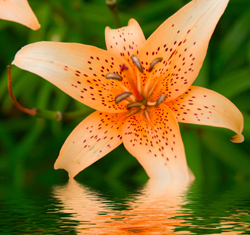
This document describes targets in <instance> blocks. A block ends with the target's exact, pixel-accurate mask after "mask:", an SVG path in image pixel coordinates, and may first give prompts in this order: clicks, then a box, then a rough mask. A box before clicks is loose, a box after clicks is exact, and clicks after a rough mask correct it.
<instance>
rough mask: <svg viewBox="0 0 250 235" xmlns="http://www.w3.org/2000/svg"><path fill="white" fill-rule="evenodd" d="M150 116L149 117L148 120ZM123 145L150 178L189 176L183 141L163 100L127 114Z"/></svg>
mask: <svg viewBox="0 0 250 235" xmlns="http://www.w3.org/2000/svg"><path fill="white" fill-rule="evenodd" d="M149 119H150V121H149ZM122 138H123V143H124V146H125V148H126V149H127V150H128V151H129V152H130V153H131V154H132V155H133V156H134V157H135V158H136V159H137V160H138V161H139V162H140V164H141V165H142V166H143V168H144V169H145V171H146V172H147V174H148V176H149V177H150V178H156V179H166V180H173V179H174V180H176V179H181V180H189V179H190V178H192V177H193V176H192V174H191V173H190V172H189V169H188V166H187V162H186V156H185V151H184V147H183V142H182V139H181V135H180V130H179V126H178V123H177V121H176V118H175V115H174V114H173V112H172V111H171V109H169V108H168V107H167V106H166V105H165V104H161V105H160V106H158V108H152V109H151V110H150V111H149V112H148V114H146V115H145V113H144V112H143V111H141V112H140V113H137V114H135V115H133V116H131V117H130V118H128V119H127V120H126V121H125V123H124V126H123V129H122Z"/></svg>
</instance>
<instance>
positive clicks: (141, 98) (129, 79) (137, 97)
mask: <svg viewBox="0 0 250 235" xmlns="http://www.w3.org/2000/svg"><path fill="white" fill-rule="evenodd" d="M121 71H122V72H123V74H124V75H125V76H126V77H127V79H128V81H129V84H130V86H131V87H132V89H133V91H134V94H135V97H136V99H137V100H138V101H142V100H143V97H142V95H141V94H140V93H139V91H138V89H137V87H136V85H135V83H134V81H133V79H132V77H131V75H130V73H129V71H128V67H127V66H126V65H125V64H123V65H122V66H121Z"/></svg>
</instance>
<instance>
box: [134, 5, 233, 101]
mask: <svg viewBox="0 0 250 235" xmlns="http://www.w3.org/2000/svg"><path fill="white" fill-rule="evenodd" d="M228 1H229V0H193V1H191V2H189V3H188V4H187V5H185V6H184V7H183V8H182V9H180V10H179V11H178V12H177V13H175V14H174V15H173V16H171V17H170V18H169V19H167V20H166V21H165V22H164V23H163V24H162V25H161V26H159V28H158V29H157V30H156V31H155V32H154V33H153V34H152V35H151V36H150V37H149V38H148V39H147V41H146V43H145V44H144V46H143V48H142V49H141V50H140V53H139V55H138V57H139V59H140V60H141V63H142V64H143V65H144V66H146V64H150V63H151V62H152V61H154V60H155V59H156V58H158V57H162V58H163V60H162V61H161V62H159V63H157V64H156V65H155V67H154V69H153V71H152V72H151V73H153V76H149V75H147V76H146V77H145V76H143V75H141V84H142V86H146V87H147V89H148V90H147V91H145V93H146V94H147V92H148V91H150V88H152V87H154V84H155V83H158V85H157V86H156V89H155V92H154V93H153V96H154V98H155V97H159V95H161V94H162V93H164V94H165V95H166V99H167V100H171V99H174V98H176V97H178V96H179V95H181V94H182V93H183V92H184V91H185V90H187V89H188V87H190V85H191V84H192V83H193V81H194V80H195V78H196V77H197V75H198V73H199V71H200V68H201V66H202V63H203V60H204V58H205V55H206V52H207V47H208V43H209V40H210V38H211V35H212V33H213V31H214V29H215V26H216V24H217V22H218V21H219V18H220V17H221V15H222V13H223V12H224V10H225V8H226V6H227V4H228ZM148 73H149V72H148ZM147 83H149V84H148V85H146V84H147Z"/></svg>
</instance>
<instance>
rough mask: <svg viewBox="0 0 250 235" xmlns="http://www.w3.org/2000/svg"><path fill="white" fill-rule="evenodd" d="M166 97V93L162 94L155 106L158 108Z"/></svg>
mask: <svg viewBox="0 0 250 235" xmlns="http://www.w3.org/2000/svg"><path fill="white" fill-rule="evenodd" d="M165 98H166V95H165V94H161V95H160V97H159V98H158V100H157V101H156V104H155V107H156V108H157V107H158V106H159V105H160V104H161V103H162V102H163V101H164V100H165Z"/></svg>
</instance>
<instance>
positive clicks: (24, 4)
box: [0, 0, 40, 30]
mask: <svg viewBox="0 0 250 235" xmlns="http://www.w3.org/2000/svg"><path fill="white" fill-rule="evenodd" d="M0 19H4V20H10V21H14V22H17V23H20V24H23V25H25V26H27V27H29V28H31V29H33V30H37V29H39V28H40V24H39V23H38V20H37V18H36V16H35V14H34V13H33V11H32V10H31V8H30V6H29V3H28V1H27V0H1V1H0Z"/></svg>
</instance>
